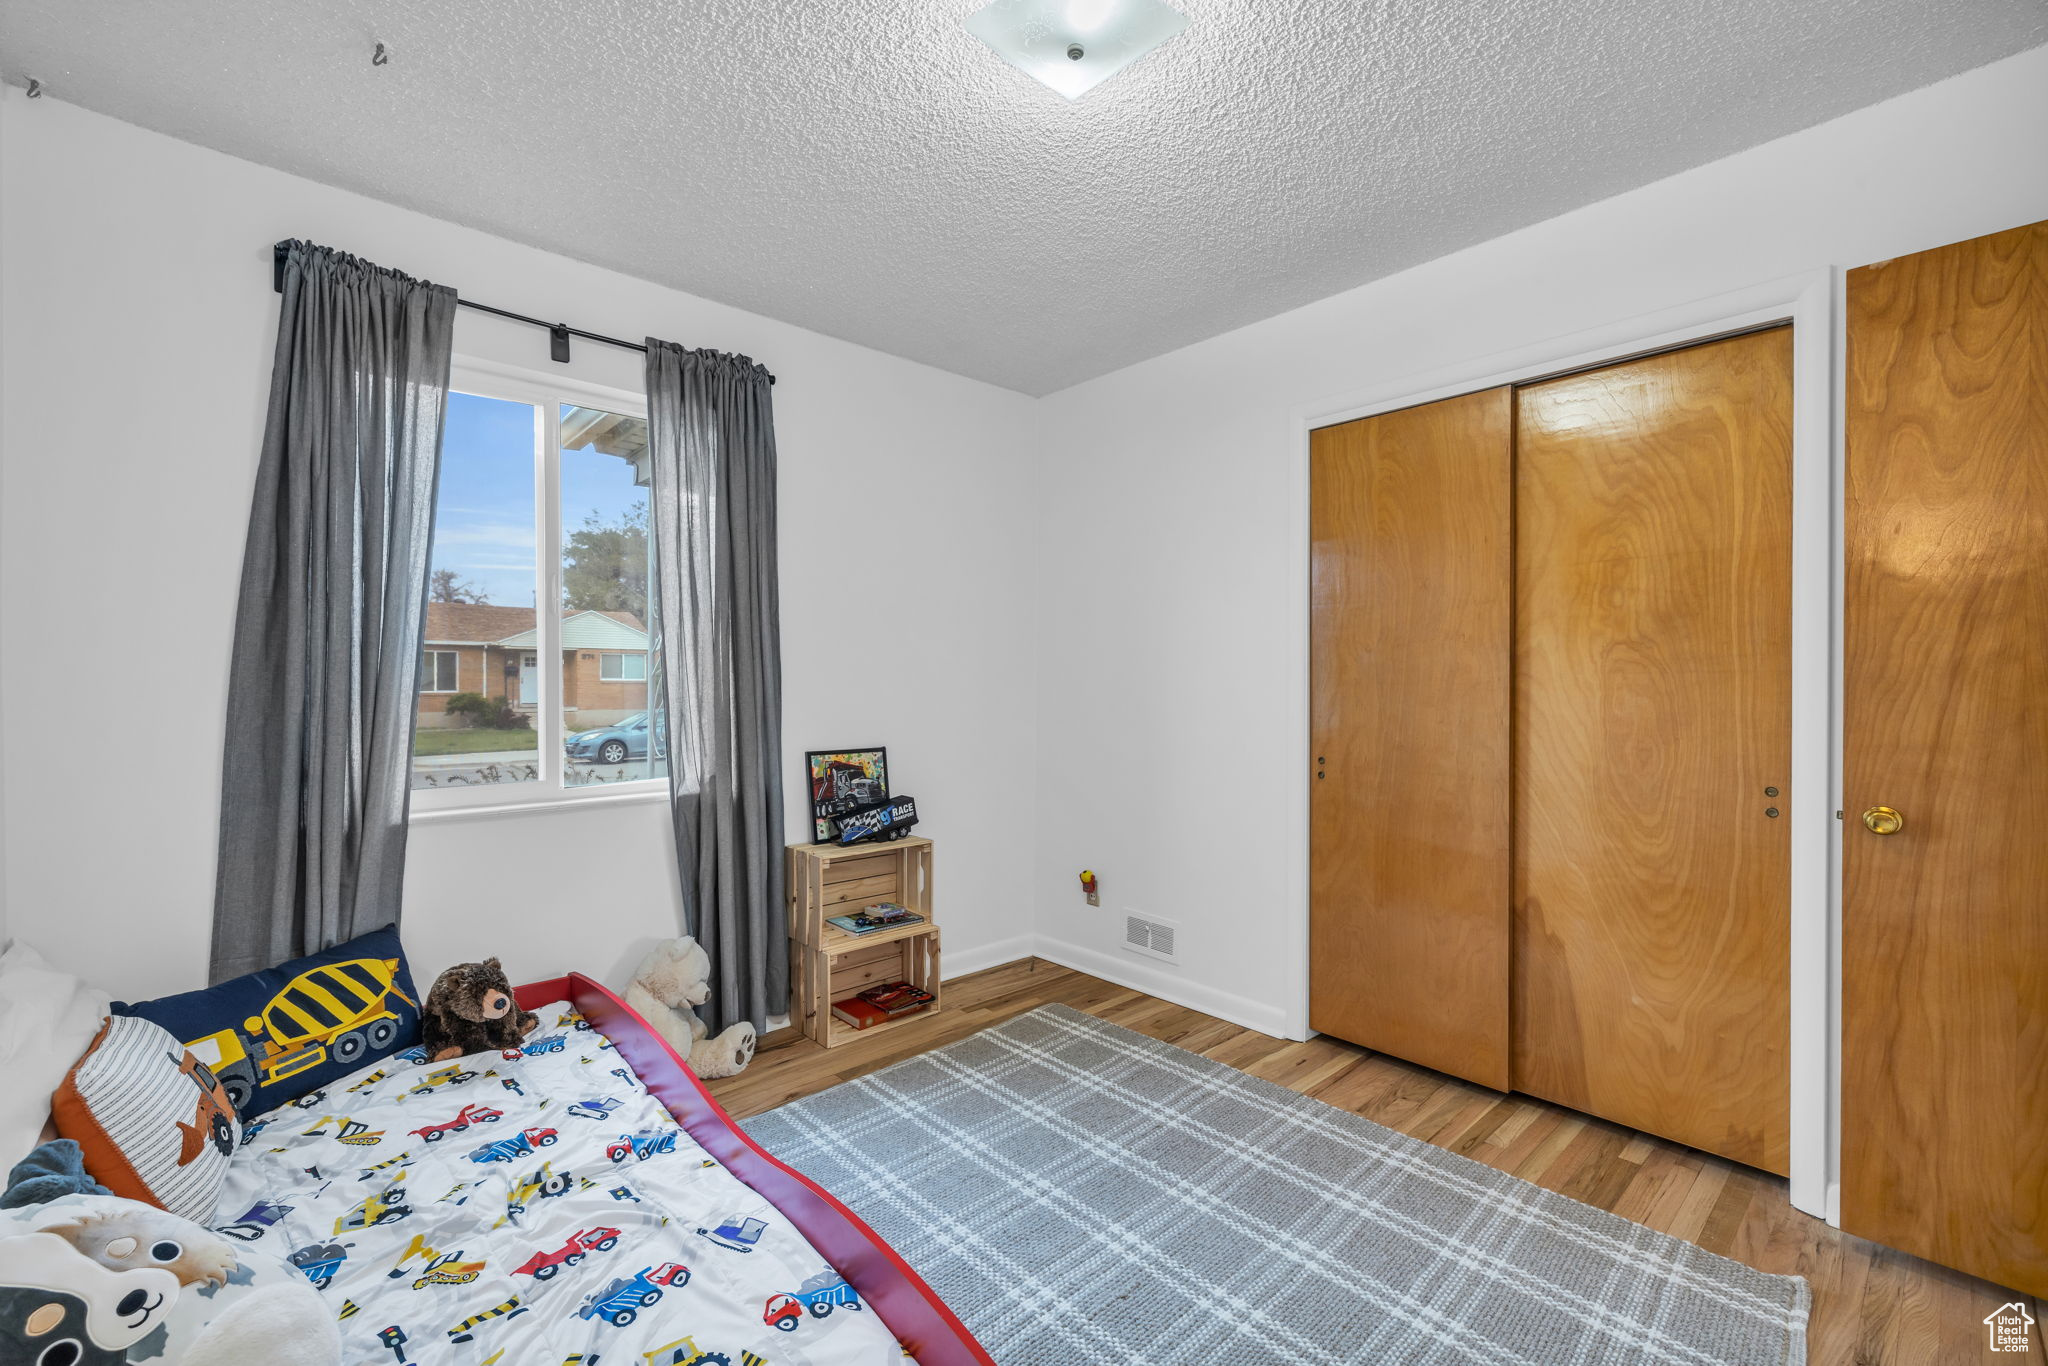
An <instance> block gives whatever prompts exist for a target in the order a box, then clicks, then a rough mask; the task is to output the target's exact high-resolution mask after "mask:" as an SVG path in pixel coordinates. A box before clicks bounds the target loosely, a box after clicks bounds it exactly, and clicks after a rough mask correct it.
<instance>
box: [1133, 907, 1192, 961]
mask: <svg viewBox="0 0 2048 1366" xmlns="http://www.w3.org/2000/svg"><path fill="white" fill-rule="evenodd" d="M1179 931H1180V927H1179V926H1178V925H1176V924H1174V922H1172V921H1171V920H1161V919H1159V918H1158V917H1157V916H1151V915H1139V914H1138V913H1137V912H1136V911H1125V912H1124V947H1125V948H1127V949H1129V950H1130V951H1131V952H1132V953H1142V954H1144V955H1145V956H1146V957H1147V958H1158V959H1162V960H1164V961H1165V962H1168V963H1174V962H1178V961H1180V960H1179V955H1178V953H1177V952H1176V950H1175V948H1174V941H1175V940H1176V939H1177V938H1178V935H1179Z"/></svg>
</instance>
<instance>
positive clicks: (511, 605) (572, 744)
mask: <svg viewBox="0 0 2048 1366" xmlns="http://www.w3.org/2000/svg"><path fill="white" fill-rule="evenodd" d="M450 389H451V392H450V394H449V396H448V409H447V418H446V422H447V425H446V428H445V431H444V434H443V436H442V441H441V471H440V485H439V488H438V490H437V499H436V503H435V510H434V562H433V565H432V566H431V568H430V571H429V578H428V591H427V624H426V639H427V640H428V641H429V642H431V643H432V645H431V648H429V649H428V650H427V651H426V652H425V653H424V655H423V656H422V668H421V674H420V701H419V705H418V708H417V709H416V711H415V715H414V728H413V769H412V786H413V792H414V809H415V810H420V811H428V810H433V809H435V808H436V807H442V806H467V805H496V804H501V803H507V802H520V801H531V800H546V799H550V798H567V797H572V796H578V795H582V794H586V793H592V792H599V791H603V792H614V791H618V790H620V788H621V785H622V784H623V785H626V788H627V790H632V785H633V784H644V785H647V786H646V790H650V791H658V790H660V788H657V787H655V786H654V783H655V781H656V780H660V779H665V778H666V777H667V775H668V745H667V727H666V726H665V724H664V723H663V721H662V719H661V714H660V708H659V698H658V696H650V682H649V680H650V679H658V677H659V673H660V669H659V666H658V665H654V666H650V664H649V660H648V656H649V654H650V653H651V652H652V651H653V650H654V648H655V645H656V635H657V633H656V630H655V619H654V606H653V604H652V602H651V600H650V590H651V586H652V584H653V582H654V577H653V572H652V571H653V555H654V549H653V544H652V541H651V538H650V536H649V534H648V522H647V490H648V471H647V419H646V416H645V404H644V401H643V400H642V399H641V398H640V397H639V396H637V395H632V394H625V393H620V392H617V391H613V390H599V389H596V388H594V387H590V386H583V385H579V384H575V383H573V382H566V381H563V380H560V379H556V378H553V377H549V376H541V375H532V376H526V375H516V374H497V373H484V372H481V371H471V370H469V369H467V368H466V367H464V366H462V365H461V364H460V363H459V362H458V364H457V366H456V369H455V373H454V376H453V378H452V380H451V385H450ZM543 603H545V604H548V605H549V608H548V610H542V609H541V607H540V604H543Z"/></svg>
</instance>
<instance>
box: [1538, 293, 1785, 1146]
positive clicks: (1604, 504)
mask: <svg viewBox="0 0 2048 1366" xmlns="http://www.w3.org/2000/svg"><path fill="white" fill-rule="evenodd" d="M1516 420H1517V427H1516V485H1515V487H1516V499H1517V512H1516V532H1515V535H1516V552H1515V564H1516V602H1515V673H1514V689H1515V720H1514V725H1515V736H1514V767H1515V781H1514V813H1513V818H1514V822H1515V857H1514V1008H1513V1037H1514V1082H1515V1088H1516V1089H1517V1090H1521V1091H1527V1092H1530V1093H1532V1094H1534V1095H1538V1096H1543V1097H1545V1098H1546V1099H1549V1100H1554V1101H1557V1102H1559V1103H1560V1104H1564V1105H1569V1106H1571V1107H1573V1108H1574V1109H1579V1110H1585V1111H1588V1112H1590V1113H1592V1114H1596V1115H1600V1116H1603V1117H1605V1118H1607V1119H1611V1120H1614V1121H1615V1122H1617V1123H1620V1124H1626V1125H1628V1126H1629V1127H1631V1128H1636V1129H1642V1130H1645V1131H1647V1132H1650V1133H1654V1134H1660V1135H1662V1136H1664V1137H1666V1138H1671V1139H1675V1140H1677V1141H1678V1142H1681V1143H1686V1144H1690V1145H1691V1146H1693V1147H1696V1148H1704V1149H1706V1150H1707V1151H1708V1152H1713V1153H1719V1154H1721V1155H1722V1156H1724V1157H1729V1158H1733V1159H1734V1160H1736V1161H1738V1162H1746V1163H1748V1164H1750V1165H1751V1166H1755V1167H1762V1168H1764V1169H1766V1170H1768V1171H1774V1172H1781V1173H1782V1172H1784V1171H1785V1170H1786V1169H1787V1162H1788V1157H1787V1139H1786V1126H1787V1104H1788V1094H1787V1093H1788V1079H1787V1050H1788V1034H1789V1031H1790V1024H1789V1019H1788V1013H1789V1002H1788V986H1787V971H1788V954H1789V940H1788V936H1789V928H1790V885H1789V877H1790V870H1789V859H1790V845H1789V842H1788V841H1787V838H1786V831H1787V828H1788V825H1789V822H1788V821H1786V820H1785V819H1784V817H1783V815H1782V814H1781V813H1782V812H1783V811H1784V809H1785V797H1784V788H1785V784H1786V781H1787V774H1788V773H1789V771H1790V760H1791V668H1792V662H1791V563H1792V519H1791V513H1792V494H1791V487H1792V486H1791V480H1792V435H1791V430H1792V427H1791V423H1792V335H1791V331H1790V329H1788V328H1778V329H1774V330H1771V331H1767V332H1755V333H1750V334H1748V335H1745V336H1739V337H1731V338H1727V339H1724V340H1721V341H1715V342H1709V343H1705V344H1703V345H1699V346H1693V347H1688V348H1686V349H1684V350H1682V351H1672V352H1667V353H1665V354H1662V355H1657V356H1650V357H1647V358H1644V359H1641V360H1634V361H1628V362H1625V363H1622V364H1619V365H1612V366H1607V367H1605V368H1602V369H1600V370H1595V371H1591V372H1587V373H1583V374H1576V375H1570V376H1566V377H1564V378H1561V379H1556V380H1550V381H1547V382H1545V383H1541V384H1534V385H1529V386H1526V387H1524V388H1522V389H1520V390H1519V391H1518V392H1517V395H1516Z"/></svg>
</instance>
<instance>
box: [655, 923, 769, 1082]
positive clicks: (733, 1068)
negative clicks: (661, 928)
mask: <svg viewBox="0 0 2048 1366" xmlns="http://www.w3.org/2000/svg"><path fill="white" fill-rule="evenodd" d="M710 999H711V955H710V954H708V953H706V952H704V950H703V949H702V948H700V947H699V946H698V944H697V941H696V940H694V939H692V938H690V937H689V936H688V935H684V936H683V937H682V938H681V939H664V940H663V941H662V942H661V943H659V944H656V945H655V946H654V947H653V948H652V949H649V950H648V951H647V956H646V957H645V958H643V959H641V960H640V970H639V971H638V972H636V973H634V974H633V984H632V985H631V986H629V987H627V988H626V1004H627V1005H629V1006H631V1007H633V1009H635V1010H637V1011H639V1012H640V1014H641V1015H642V1016H643V1017H644V1018H645V1019H646V1021H647V1023H649V1024H651V1025H653V1026H654V1028H655V1030H656V1032H658V1033H659V1034H660V1035H661V1037H663V1038H664V1039H667V1040H668V1041H669V1044H670V1045H671V1046H672V1047H673V1048H674V1049H675V1050H676V1052H678V1053H680V1054H682V1055H683V1056H684V1057H686V1058H688V1059H689V1060H690V1070H691V1071H692V1072H695V1073H696V1074H697V1075H698V1076H699V1077H702V1078H704V1079H705V1080H707V1081H708V1080H711V1079H712V1078H714V1077H730V1076H732V1075H733V1074H734V1073H736V1072H739V1071H742V1070H743V1069H744V1068H745V1067H746V1065H747V1064H748V1063H750V1062H752V1061H753V1060H754V1042H755V1040H754V1027H753V1026H752V1025H750V1024H748V1023H747V1022H746V1021H744V1020H742V1021H741V1022H740V1023H738V1024H736V1025H733V1026H732V1027H731V1028H729V1029H727V1030H726V1031H725V1032H724V1033H723V1034H720V1035H719V1036H718V1037H717V1038H715V1039H712V1038H707V1037H705V1036H706V1035H708V1034H709V1033H710V1032H711V1031H710V1029H709V1028H707V1027H706V1026H705V1024H704V1022H703V1021H702V1020H700V1019H698V1018H697V1016H696V1013H695V1012H694V1011H693V1010H692V1009H691V1007H692V1006H701V1005H703V1004H704V1003H705V1002H706V1001H708V1000H710Z"/></svg>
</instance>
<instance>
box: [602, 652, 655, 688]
mask: <svg viewBox="0 0 2048 1366" xmlns="http://www.w3.org/2000/svg"><path fill="white" fill-rule="evenodd" d="M597 677H598V681H599V682H601V683H645V682H646V681H647V656H646V655H599V656H598V657H597Z"/></svg>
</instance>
